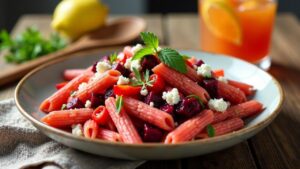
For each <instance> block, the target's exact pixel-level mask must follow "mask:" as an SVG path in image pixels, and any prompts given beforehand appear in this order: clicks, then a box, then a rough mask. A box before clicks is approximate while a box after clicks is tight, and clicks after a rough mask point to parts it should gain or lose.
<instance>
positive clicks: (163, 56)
mask: <svg viewBox="0 0 300 169" xmlns="http://www.w3.org/2000/svg"><path fill="white" fill-rule="evenodd" d="M158 57H159V59H160V61H161V62H163V63H164V64H166V65H168V66H169V67H171V68H172V69H175V70H177V71H178V72H180V73H186V72H187V68H186V64H185V61H184V59H183V57H182V56H181V55H180V54H179V53H178V52H177V51H176V50H174V49H171V48H164V49H162V50H161V51H159V52H158Z"/></svg>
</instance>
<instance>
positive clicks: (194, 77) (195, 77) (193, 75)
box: [185, 66, 203, 82]
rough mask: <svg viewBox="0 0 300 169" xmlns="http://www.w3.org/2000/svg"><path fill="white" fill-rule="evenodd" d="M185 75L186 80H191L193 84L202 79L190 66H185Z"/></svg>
mask: <svg viewBox="0 0 300 169" xmlns="http://www.w3.org/2000/svg"><path fill="white" fill-rule="evenodd" d="M186 68H187V73H186V74H185V75H186V76H187V77H188V78H190V79H192V80H193V81H195V82H201V81H202V80H203V77H202V76H201V75H198V74H197V71H196V70H195V69H193V68H192V67H190V66H186Z"/></svg>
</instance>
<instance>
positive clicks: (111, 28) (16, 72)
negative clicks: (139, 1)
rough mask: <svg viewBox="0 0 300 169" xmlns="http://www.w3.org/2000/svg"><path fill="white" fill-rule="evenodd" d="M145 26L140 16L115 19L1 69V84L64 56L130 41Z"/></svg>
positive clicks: (135, 37) (136, 36)
mask: <svg viewBox="0 0 300 169" xmlns="http://www.w3.org/2000/svg"><path fill="white" fill-rule="evenodd" d="M145 28H146V23H145V21H144V20H143V19H141V18H138V17H126V18H120V19H117V20H114V21H113V22H111V23H109V24H107V25H106V26H104V27H102V28H99V29H97V30H95V31H92V32H90V33H88V34H86V35H84V36H82V37H81V38H79V39H78V40H77V41H75V42H74V43H72V44H70V45H68V46H67V47H66V48H64V49H62V50H60V51H57V52H54V53H50V54H48V55H45V56H42V57H39V58H37V59H35V60H32V61H29V62H25V63H22V64H20V65H16V66H13V67H11V68H9V69H5V70H1V72H0V85H3V84H6V83H9V82H13V81H15V80H18V79H20V78H22V77H23V76H24V75H25V74H26V73H28V72H29V71H30V70H32V69H33V68H35V67H37V66H39V65H41V64H43V63H46V62H48V61H51V60H54V59H57V58H60V57H63V56H67V55H71V54H74V53H76V52H81V51H84V50H89V49H95V48H100V47H107V46H116V45H122V44H126V43H129V42H131V41H133V40H135V39H137V38H138V36H139V34H140V32H142V31H144V30H145Z"/></svg>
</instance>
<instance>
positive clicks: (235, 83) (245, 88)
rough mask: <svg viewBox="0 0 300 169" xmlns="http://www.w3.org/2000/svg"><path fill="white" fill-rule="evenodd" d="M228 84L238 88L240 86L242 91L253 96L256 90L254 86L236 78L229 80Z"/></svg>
mask: <svg viewBox="0 0 300 169" xmlns="http://www.w3.org/2000/svg"><path fill="white" fill-rule="evenodd" d="M228 84H229V85H231V86H234V87H236V88H239V89H240V90H241V91H243V92H244V93H245V95H246V96H251V95H253V93H254V92H255V90H254V88H253V86H251V85H249V84H246V83H242V82H238V81H235V80H228Z"/></svg>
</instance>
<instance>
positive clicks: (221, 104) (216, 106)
mask: <svg viewBox="0 0 300 169" xmlns="http://www.w3.org/2000/svg"><path fill="white" fill-rule="evenodd" d="M208 107H209V108H210V109H212V110H216V111H218V112H225V111H226V110H227V108H228V107H229V103H227V102H226V101H224V100H223V98H221V99H210V100H209V101H208Z"/></svg>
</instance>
